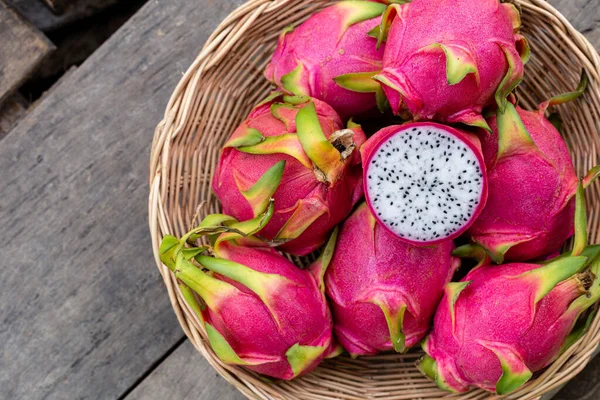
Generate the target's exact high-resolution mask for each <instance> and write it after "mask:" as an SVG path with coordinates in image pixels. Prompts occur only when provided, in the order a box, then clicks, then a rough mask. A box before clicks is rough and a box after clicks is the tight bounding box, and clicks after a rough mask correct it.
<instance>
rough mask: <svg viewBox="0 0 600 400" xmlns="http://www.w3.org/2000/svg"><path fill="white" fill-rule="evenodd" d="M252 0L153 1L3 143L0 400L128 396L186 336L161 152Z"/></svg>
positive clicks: (0, 163)
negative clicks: (211, 47)
mask: <svg viewBox="0 0 600 400" xmlns="http://www.w3.org/2000/svg"><path fill="white" fill-rule="evenodd" d="M239 3H240V1H233V2H220V1H216V0H206V1H187V0H169V1H161V0H155V1H151V2H148V3H147V4H146V6H145V7H144V8H142V9H141V10H140V12H138V13H137V14H136V15H135V16H134V17H133V18H132V19H131V20H130V21H129V22H128V23H127V24H126V25H125V26H124V27H123V28H121V30H120V31H119V32H118V33H117V34H116V35H115V36H113V37H112V38H111V39H110V40H109V41H107V42H106V43H105V44H104V45H103V46H102V47H101V48H100V49H99V50H98V51H97V52H96V53H94V55H92V57H90V58H89V59H88V60H87V61H86V62H85V63H84V64H83V65H82V66H80V67H79V68H78V69H77V71H75V73H74V74H73V75H72V76H71V77H70V78H69V79H68V80H67V81H65V82H63V83H62V84H60V85H59V86H58V87H57V88H55V89H54V90H53V91H52V92H51V93H50V94H49V95H48V97H47V98H46V99H45V100H43V101H42V103H40V104H39V105H38V106H37V107H36V108H35V109H34V110H33V111H32V112H31V113H30V114H29V115H28V116H27V117H26V118H25V119H24V120H23V121H22V122H21V123H20V124H19V125H18V126H17V127H16V128H15V129H13V130H12V131H11V133H10V134H9V135H8V136H7V137H6V138H5V139H4V140H2V141H1V142H0V170H2V174H0V191H1V192H0V226H1V227H2V229H1V231H0V259H2V260H4V263H3V268H1V269H0V304H1V305H2V307H0V343H2V345H1V346H0V388H1V393H2V394H1V395H0V397H2V398H7V399H41V398H44V399H46V398H47V399H83V398H90V399H96V398H117V397H119V396H120V395H121V394H123V393H124V392H126V391H127V390H128V388H129V387H130V386H131V385H133V384H134V382H136V381H137V380H138V379H139V378H140V377H142V376H144V373H145V372H146V369H147V368H149V367H150V366H151V365H152V364H153V363H155V362H156V361H157V360H159V359H160V358H161V357H162V356H163V355H164V354H165V353H166V352H167V351H168V349H170V348H171V347H172V346H173V345H174V344H176V343H177V342H178V341H179V340H180V339H181V338H182V337H183V334H182V332H181V330H180V328H179V325H178V323H177V321H176V319H175V316H174V313H173V311H172V309H171V305H170V304H169V301H168V298H167V296H166V292H165V288H164V285H163V283H162V280H161V279H160V277H159V274H158V271H157V270H156V267H155V265H154V259H153V256H152V250H151V248H150V242H149V234H148V228H147V211H146V210H147V197H148V186H147V180H148V177H147V173H148V172H147V170H148V154H149V147H150V144H151V141H152V135H153V131H154V127H155V125H156V124H157V123H158V121H159V120H160V119H161V117H162V113H163V110H164V108H165V106H166V103H167V100H168V97H169V96H170V93H171V91H172V90H173V88H174V87H175V85H176V83H177V82H178V81H179V79H180V78H181V73H182V72H183V71H184V70H185V69H186V68H187V66H188V65H189V64H190V63H191V61H192V59H193V58H194V57H195V55H196V54H197V52H198V51H199V49H200V48H201V46H202V43H203V42H204V41H205V40H206V37H207V35H208V34H209V33H210V32H211V31H212V30H213V29H214V27H215V26H216V24H217V23H218V22H219V21H221V20H222V19H223V18H224V17H225V16H226V15H227V14H228V13H229V12H230V11H231V10H232V9H233V8H234V7H235V6H236V5H237V4H239Z"/></svg>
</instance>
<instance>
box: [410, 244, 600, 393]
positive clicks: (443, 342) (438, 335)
mask: <svg viewBox="0 0 600 400" xmlns="http://www.w3.org/2000/svg"><path fill="white" fill-rule="evenodd" d="M586 262H587V258H586V257H582V256H578V257H567V258H563V259H559V260H557V261H554V262H552V263H550V264H548V265H544V266H540V265H537V264H526V263H513V264H505V265H501V266H495V265H489V264H488V265H483V266H481V267H479V268H476V269H475V270H473V271H471V272H470V273H469V274H468V275H467V276H466V277H465V278H464V279H463V280H462V281H461V282H456V283H450V284H448V285H447V286H446V289H445V295H444V298H443V299H442V301H441V303H440V307H439V308H438V311H437V313H436V316H435V320H434V328H433V331H432V332H431V334H430V336H429V337H428V339H427V340H426V342H425V343H424V345H423V348H424V350H425V351H426V352H427V355H426V356H424V357H423V358H422V359H421V360H420V363H419V365H418V366H419V368H420V369H421V370H422V371H423V372H424V373H425V374H426V375H428V376H429V377H430V378H432V379H434V380H435V381H436V383H437V384H438V386H439V387H440V388H442V389H446V390H449V391H453V392H465V391H467V390H468V388H469V387H471V386H475V387H479V388H482V389H485V390H489V391H493V392H496V393H498V394H501V395H502V394H507V393H510V392H512V391H514V390H516V389H517V388H519V387H520V386H521V385H522V384H524V383H525V382H526V381H528V380H529V379H530V378H531V376H532V374H533V373H534V372H536V371H538V370H540V369H542V368H544V367H546V366H547V365H548V364H550V363H551V362H552V361H553V360H554V359H555V358H556V357H557V356H558V355H559V353H560V351H561V349H562V348H563V345H564V344H565V343H566V342H567V340H568V337H569V334H570V333H571V331H572V330H573V327H574V325H575V322H576V321H577V319H578V317H579V315H580V314H581V313H582V312H583V311H585V310H586V309H587V308H589V307H590V306H591V305H593V304H594V303H595V302H597V301H598V300H599V299H600V278H599V274H600V260H596V261H595V263H594V265H593V267H592V270H591V271H585V272H580V270H581V269H582V268H583V267H584V266H585V264H586Z"/></svg>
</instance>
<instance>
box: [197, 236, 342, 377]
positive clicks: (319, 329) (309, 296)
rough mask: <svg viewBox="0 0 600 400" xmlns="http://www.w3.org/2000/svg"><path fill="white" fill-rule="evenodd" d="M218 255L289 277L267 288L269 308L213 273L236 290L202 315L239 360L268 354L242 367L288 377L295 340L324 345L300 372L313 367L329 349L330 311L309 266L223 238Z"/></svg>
mask: <svg viewBox="0 0 600 400" xmlns="http://www.w3.org/2000/svg"><path fill="white" fill-rule="evenodd" d="M219 256H220V257H221V258H224V259H227V260H230V261H234V262H237V263H240V264H243V265H245V266H246V267H248V268H250V269H252V270H254V271H259V272H263V273H268V274H276V275H278V276H280V277H284V278H285V279H287V280H288V282H286V283H285V284H284V285H283V286H280V287H278V288H277V289H276V290H270V291H269V293H268V296H269V298H270V301H271V303H270V304H273V305H274V306H275V308H274V309H272V310H269V309H268V308H267V307H266V305H265V304H264V303H263V301H262V300H261V299H260V298H259V297H258V296H257V295H256V294H255V293H254V292H252V291H251V290H250V289H248V288H247V287H246V286H244V285H243V284H241V283H238V282H236V281H233V280H231V279H229V278H226V277H224V276H222V275H219V274H215V277H216V278H217V279H220V280H223V281H225V282H228V283H230V284H232V285H234V286H235V287H236V288H238V289H239V290H240V291H239V292H237V294H236V295H235V296H233V297H231V296H230V297H227V298H225V299H223V300H222V301H221V302H220V307H219V310H218V311H215V310H211V309H209V308H206V309H205V311H204V312H203V313H204V318H205V321H206V322H207V323H209V324H211V325H212V326H214V328H215V329H217V330H218V331H219V333H221V335H223V337H224V338H225V339H226V340H227V342H228V343H229V345H230V346H231V347H232V348H233V350H234V351H235V353H236V354H237V355H238V356H239V357H240V358H241V359H242V360H263V361H264V360H268V362H265V363H264V364H261V365H247V366H246V368H248V369H251V370H253V371H256V372H259V373H261V374H264V375H268V376H271V377H275V378H281V379H292V378H293V377H294V372H293V371H292V369H291V367H290V365H289V363H288V361H287V358H286V351H287V350H288V349H289V348H290V347H292V346H293V345H295V344H297V343H299V344H300V345H302V346H327V348H328V349H327V350H325V351H324V352H323V354H322V355H321V356H320V357H318V358H317V359H315V361H314V362H313V363H312V364H310V366H308V367H307V368H306V369H305V370H304V371H303V373H302V374H306V373H309V372H310V371H312V370H313V369H314V368H316V366H317V365H318V364H319V362H321V360H322V359H323V358H325V357H327V356H328V355H329V354H330V353H331V352H332V350H333V347H335V342H334V341H333V336H332V320H331V314H330V311H329V308H328V306H327V302H326V300H325V295H324V294H323V293H322V292H321V290H320V289H319V287H318V283H317V281H316V279H315V278H314V277H313V276H312V275H311V274H310V273H309V272H307V271H304V270H301V269H299V268H297V267H296V266H295V265H294V264H292V263H291V262H290V261H288V260H287V259H286V258H285V257H283V256H281V255H280V254H279V253H277V251H276V250H274V249H271V248H268V247H242V246H236V245H233V244H230V243H223V244H221V247H220V249H219ZM275 318H276V319H277V321H278V322H279V326H278V325H277V324H276V322H275Z"/></svg>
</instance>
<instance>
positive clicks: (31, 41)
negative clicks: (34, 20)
mask: <svg viewBox="0 0 600 400" xmlns="http://www.w3.org/2000/svg"><path fill="white" fill-rule="evenodd" d="M52 50H54V45H53V44H52V43H51V42H50V41H49V40H48V39H47V38H46V36H44V34H43V33H41V32H40V31H39V30H37V29H36V28H35V27H33V26H32V25H30V24H29V23H27V22H26V21H25V20H23V19H22V18H21V17H20V16H19V14H17V13H16V12H15V11H14V10H13V9H12V8H11V7H9V6H8V5H7V4H6V3H4V0H0V103H2V102H3V101H4V99H6V98H7V97H8V96H9V95H10V94H11V93H12V92H14V91H15V90H16V89H17V88H18V87H19V86H20V85H21V84H22V83H23V82H24V81H25V80H26V79H27V78H28V77H29V76H30V75H31V73H32V72H33V71H34V70H35V69H36V68H37V67H38V66H39V64H40V62H41V61H42V60H43V59H44V57H45V56H46V55H48V54H49V53H50V52H51V51H52Z"/></svg>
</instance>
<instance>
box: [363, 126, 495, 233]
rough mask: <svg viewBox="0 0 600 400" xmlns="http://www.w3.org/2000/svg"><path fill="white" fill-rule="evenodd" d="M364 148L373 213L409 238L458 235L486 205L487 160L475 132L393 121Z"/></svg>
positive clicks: (388, 226) (367, 188)
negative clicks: (485, 160) (394, 122)
mask: <svg viewBox="0 0 600 400" xmlns="http://www.w3.org/2000/svg"><path fill="white" fill-rule="evenodd" d="M361 153H362V161H363V180H364V186H365V194H366V198H367V203H368V205H369V207H370V208H371V211H372V212H373V215H374V216H375V217H376V218H377V219H378V220H379V222H380V223H381V224H382V225H383V226H385V227H386V228H387V229H389V230H390V231H391V232H392V233H394V234H395V235H397V236H398V237H400V238H401V239H404V240H406V241H408V242H411V243H413V244H423V245H424V244H433V243H437V242H441V241H443V240H447V239H452V238H455V237H457V236H459V235H460V234H461V233H462V232H464V231H465V230H466V229H467V228H468V227H469V226H470V225H471V224H472V223H473V221H474V220H475V219H476V218H477V216H478V215H479V213H480V212H481V210H482V208H483V206H484V205H485V202H486V199H487V178H486V170H485V163H484V161H483V156H482V154H481V147H480V144H479V140H478V139H477V137H475V136H474V135H472V134H469V133H467V132H463V131H460V130H458V129H455V128H452V127H449V126H445V125H441V124H436V123H410V124H405V125H399V126H390V127H387V128H384V129H382V130H380V131H379V132H377V133H376V134H375V135H374V136H373V137H372V138H371V139H369V140H368V141H367V142H366V143H365V144H364V145H363V146H362V147H361Z"/></svg>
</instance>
